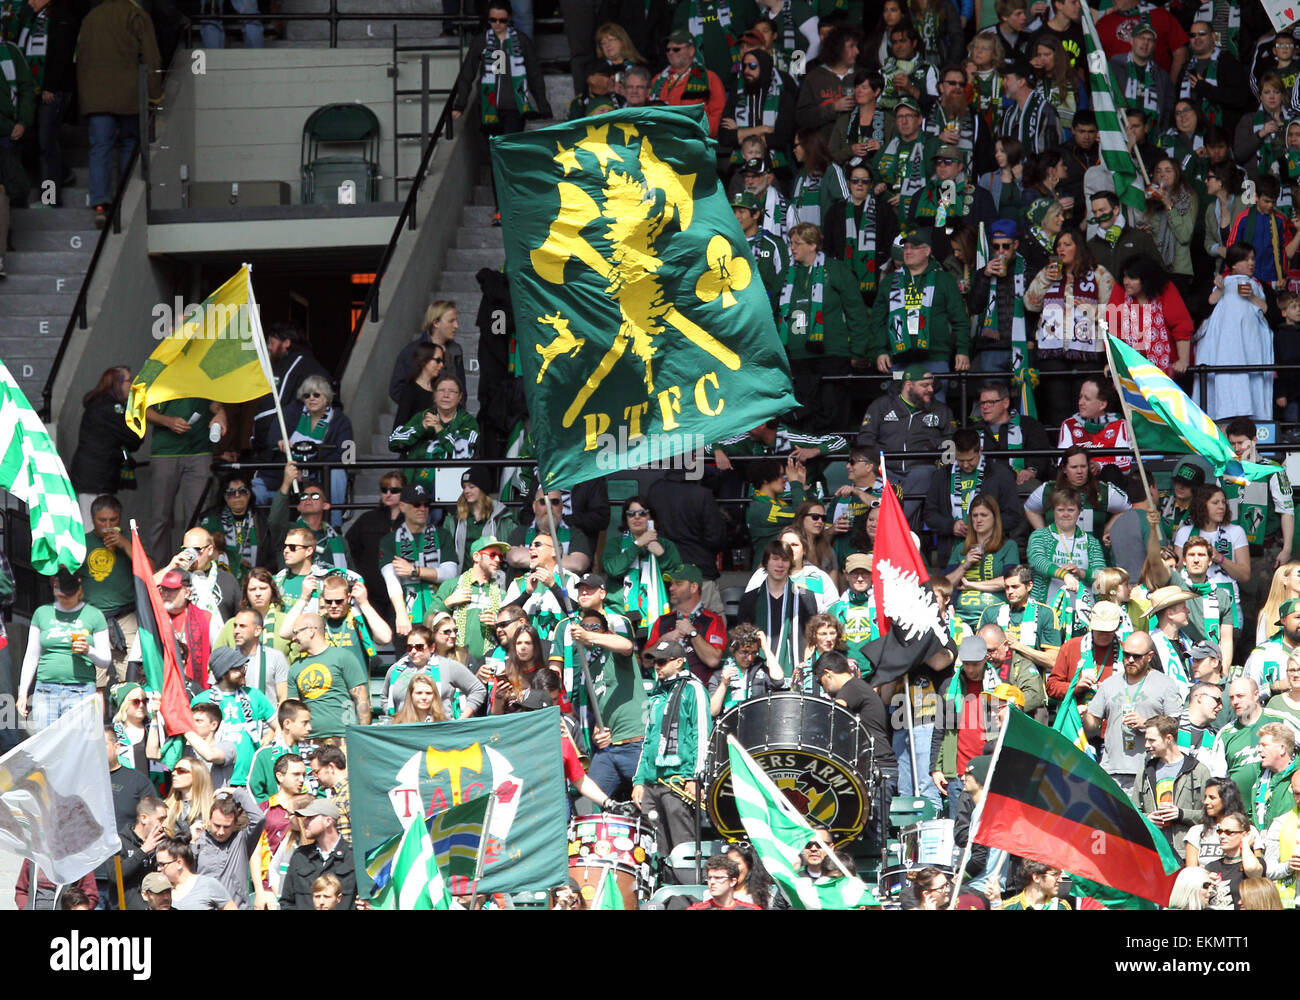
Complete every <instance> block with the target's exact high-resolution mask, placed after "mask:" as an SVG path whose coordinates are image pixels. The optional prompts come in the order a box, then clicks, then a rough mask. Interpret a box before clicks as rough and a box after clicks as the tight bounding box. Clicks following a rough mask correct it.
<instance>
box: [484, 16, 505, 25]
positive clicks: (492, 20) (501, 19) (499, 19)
mask: <svg viewBox="0 0 1300 1000" xmlns="http://www.w3.org/2000/svg"><path fill="white" fill-rule="evenodd" d="M509 23H510V18H508V17H489V18H488V24H509Z"/></svg>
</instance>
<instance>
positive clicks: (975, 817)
mask: <svg viewBox="0 0 1300 1000" xmlns="http://www.w3.org/2000/svg"><path fill="white" fill-rule="evenodd" d="M1014 711H1017V709H1016V707H1015V706H1014V705H1008V706H1007V712H1008V713H1011V712H1014ZM1008 728H1009V727H1008V726H1005V725H1004V726H1003V727H1002V728H1001V729H999V730H998V743H997V746H995V747H994V748H993V759H992V760H991V761H989V773H988V774H987V775H985V776H984V787H983V788H982V789H981V793H980V800H979V802H978V803H976V805H975V812H974V813H972V814H971V818H970V830H969V832H968V833H967V834H966V847H965V848H964V849H963V850H962V852H961V864H960V865H958V866H957V872H956V874H955V875H953V880H952V892H951V893H950V894H949V896H948V909H950V910H951V909H953V908H955V907H956V905H957V890H958V889H960V888H961V879H962V875H963V874H965V871H966V866H967V865H968V864H970V855H971V849H972V848H973V847H974V846H975V833H976V831H978V830H979V826H980V819H982V818H983V816H984V803H985V802H987V801H988V787H989V784H990V783H991V782H992V781H993V773H994V772H995V771H996V770H997V766H998V758H999V757H1001V756H1002V743H1003V741H1004V740H1005V739H1006V738H1007V729H1008ZM957 780H958V781H960V780H961V775H958V776H957ZM998 888H999V889H1000V888H1001V886H999V887H998Z"/></svg>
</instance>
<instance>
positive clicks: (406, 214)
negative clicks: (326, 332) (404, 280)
mask: <svg viewBox="0 0 1300 1000" xmlns="http://www.w3.org/2000/svg"><path fill="white" fill-rule="evenodd" d="M455 99H456V94H455V92H454V91H453V92H452V93H450V94H448V95H447V100H446V102H445V103H444V104H443V106H442V113H441V114H440V115H439V116H438V121H437V123H436V124H435V125H434V126H433V134H432V135H431V136H430V140H429V143H428V145H427V146H426V147H425V149H424V155H423V156H422V157H421V158H420V165H419V167H417V168H416V170H415V176H413V177H412V178H411V190H410V191H408V192H407V193H406V201H404V202H403V203H402V211H401V212H400V213H399V214H398V216H397V222H396V223H395V224H394V225H393V235H392V236H390V237H389V239H388V246H386V247H385V248H384V255H383V256H382V257H380V258H379V266H378V267H376V268H375V278H374V281H372V282H371V283H370V290H369V291H368V292H367V293H366V298H365V302H364V303H363V304H362V308H361V311H360V312H359V313H358V314H357V321H356V323H355V324H354V325H353V327H352V333H351V335H350V336H349V337H348V342H347V344H345V345H344V348H343V354H342V356H341V357H340V358H339V363H338V365H337V366H336V367H335V369H334V374H335V377H337V378H340V379H341V378H342V377H343V373H344V372H345V371H347V367H348V362H349V361H351V360H352V351H353V350H354V349H355V348H356V346H357V341H358V339H360V337H361V331H362V330H363V329H364V328H365V325H366V322H367V320H368V319H369V320H371V321H374V322H378V321H379V289H380V286H381V285H382V284H383V280H384V275H385V274H386V273H387V272H388V265H389V264H390V263H392V260H393V255H394V254H395V253H396V252H397V242H398V240H399V239H401V236H402V229H403V227H405V228H408V229H410V230H412V231H414V230H415V229H416V228H417V219H416V215H415V206H416V203H417V202H418V201H419V198H420V188H421V187H422V186H423V184H424V182H425V180H426V179H427V177H428V174H429V167H430V164H431V163H432V162H433V155H434V153H435V152H436V150H437V148H438V140H439V139H440V138H442V137H443V135H444V133H445V135H446V137H447V139H448V140H449V141H450V140H451V139H452V138H453V135H452V121H453V118H452V115H451V112H452V103H453V102H454V101H455Z"/></svg>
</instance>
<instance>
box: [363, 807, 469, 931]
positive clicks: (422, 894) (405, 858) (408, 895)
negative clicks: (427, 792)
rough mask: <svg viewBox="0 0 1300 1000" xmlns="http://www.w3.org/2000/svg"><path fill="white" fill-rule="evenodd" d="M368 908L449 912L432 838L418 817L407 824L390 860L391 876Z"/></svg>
mask: <svg viewBox="0 0 1300 1000" xmlns="http://www.w3.org/2000/svg"><path fill="white" fill-rule="evenodd" d="M372 905H373V906H374V908H375V909H376V910H446V909H450V907H451V897H450V896H449V895H448V893H447V883H446V882H444V881H443V879H442V872H441V870H439V868H438V859H437V857H436V856H435V855H434V852H433V839H432V838H431V837H430V836H429V828H428V827H427V826H425V825H424V823H423V822H421V821H420V818H419V817H418V816H417V817H416V818H415V819H413V820H412V821H411V822H410V823H409V824H407V827H406V832H404V833H403V834H402V842H401V843H400V844H399V845H398V846H397V854H396V855H395V856H394V857H393V877H392V878H391V879H390V880H389V881H388V883H387V884H386V885H385V886H384V887H383V889H381V890H380V892H379V895H378V896H376V897H375V900H374V903H373V904H372Z"/></svg>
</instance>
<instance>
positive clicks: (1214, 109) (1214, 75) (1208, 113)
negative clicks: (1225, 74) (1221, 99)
mask: <svg viewBox="0 0 1300 1000" xmlns="http://www.w3.org/2000/svg"><path fill="white" fill-rule="evenodd" d="M1222 58H1223V46H1221V45H1216V46H1215V47H1214V51H1213V52H1211V53H1210V54H1209V56H1208V57H1206V59H1205V60H1204V62H1203V63H1202V60H1199V59H1193V60H1192V61H1191V62H1189V63H1188V64H1187V69H1186V70H1184V71H1183V83H1182V86H1181V87H1179V88H1178V96H1179V97H1180V98H1181V99H1183V100H1187V101H1199V102H1200V105H1201V110H1202V111H1203V112H1204V113H1205V121H1206V123H1207V124H1209V125H1219V126H1222V125H1223V108H1222V107H1221V106H1220V105H1218V104H1214V103H1213V102H1211V101H1205V100H1201V99H1200V98H1199V97H1193V96H1192V74H1196V75H1197V76H1204V77H1205V82H1206V83H1207V84H1209V85H1210V86H1211V87H1218V85H1219V60H1220V59H1222Z"/></svg>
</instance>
